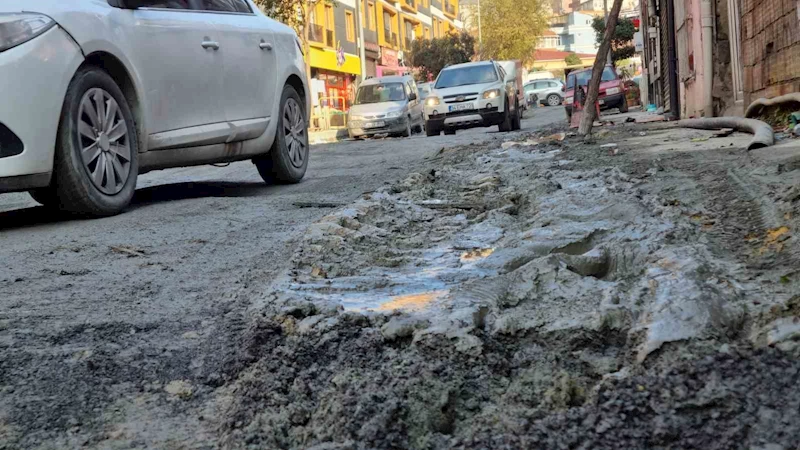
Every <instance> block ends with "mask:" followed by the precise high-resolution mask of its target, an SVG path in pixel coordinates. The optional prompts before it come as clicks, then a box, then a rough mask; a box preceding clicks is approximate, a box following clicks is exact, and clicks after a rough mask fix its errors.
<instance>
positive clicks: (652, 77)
mask: <svg viewBox="0 0 800 450" xmlns="http://www.w3.org/2000/svg"><path fill="white" fill-rule="evenodd" d="M640 8H641V23H642V29H641V33H642V38H643V39H642V43H643V47H644V48H643V49H642V54H643V60H644V62H645V67H646V70H645V74H644V81H645V82H644V85H643V86H642V87H643V90H644V89H646V90H647V94H648V95H647V97H648V102H649V103H651V104H654V105H656V106H657V107H662V108H663V109H664V111H665V112H667V113H669V115H671V116H673V117H676V118H677V117H681V118H687V117H701V116H705V117H712V116H720V115H741V114H743V112H744V110H745V108H746V107H747V105H749V104H750V103H751V102H752V101H754V100H756V99H758V98H761V97H764V98H772V97H776V96H779V95H783V94H787V93H793V92H800V2H798V1H797V0H788V1H786V0H643V1H642V3H641V4H640Z"/></svg>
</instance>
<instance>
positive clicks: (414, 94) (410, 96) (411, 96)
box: [408, 92, 417, 102]
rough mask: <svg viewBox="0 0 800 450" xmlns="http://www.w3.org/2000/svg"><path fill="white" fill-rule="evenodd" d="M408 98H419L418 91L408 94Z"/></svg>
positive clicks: (412, 99)
mask: <svg viewBox="0 0 800 450" xmlns="http://www.w3.org/2000/svg"><path fill="white" fill-rule="evenodd" d="M408 99H409V100H411V101H412V102H413V101H414V100H416V99H417V94H416V93H414V92H412V93H410V94H408Z"/></svg>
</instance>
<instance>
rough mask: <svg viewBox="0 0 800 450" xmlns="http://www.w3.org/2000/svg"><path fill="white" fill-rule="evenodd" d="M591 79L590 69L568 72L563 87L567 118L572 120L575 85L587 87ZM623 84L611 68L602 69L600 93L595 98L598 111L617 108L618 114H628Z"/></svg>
mask: <svg viewBox="0 0 800 450" xmlns="http://www.w3.org/2000/svg"><path fill="white" fill-rule="evenodd" d="M591 78H592V69H583V70H576V71H574V72H570V74H569V75H567V84H566V85H565V86H564V88H562V89H564V92H565V94H564V107H565V108H566V109H567V118H568V119H571V118H572V103H573V99H574V98H575V85H576V84H577V85H578V86H587V85H588V84H589V80H590V79H591ZM626 92H627V91H626V88H625V83H624V82H623V81H622V79H620V77H619V75H617V71H616V69H614V67H613V66H610V65H609V66H606V67H605V68H604V69H603V77H602V78H601V79H600V93H599V95H598V97H597V100H598V102H599V103H600V109H610V108H619V112H623V113H625V112H628V102H627V100H626V99H625V93H626Z"/></svg>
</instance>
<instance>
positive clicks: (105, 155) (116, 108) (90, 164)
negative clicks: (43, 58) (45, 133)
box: [34, 66, 139, 216]
mask: <svg viewBox="0 0 800 450" xmlns="http://www.w3.org/2000/svg"><path fill="white" fill-rule="evenodd" d="M138 154H139V145H138V138H137V134H136V126H135V122H134V120H133V114H132V113H131V111H130V108H129V107H128V102H127V100H126V99H125V96H124V95H123V93H122V90H121V89H120V88H119V86H117V84H116V83H115V82H114V80H113V79H112V78H111V76H110V75H109V74H108V73H106V72H105V71H104V70H103V69H100V68H99V67H95V66H87V67H84V68H81V69H80V70H79V71H78V73H77V74H75V77H73V79H72V82H71V83H70V85H69V89H68V90H67V95H66V98H65V100H64V107H63V109H62V113H61V123H60V124H59V129H58V141H57V143H56V154H55V161H54V167H53V180H52V182H51V185H50V187H49V188H48V189H49V190H50V192H47V191H42V190H39V191H37V192H35V195H34V198H35V199H36V200H37V201H42V203H45V204H47V203H53V202H55V201H56V198H57V199H58V203H59V207H60V208H61V209H63V210H65V211H68V212H73V213H80V214H87V215H92V216H109V215H113V214H118V213H120V212H121V211H122V210H123V209H125V207H126V206H128V204H129V203H130V201H131V199H132V198H133V194H134V191H135V190H136V178H137V176H138V174H139V166H138Z"/></svg>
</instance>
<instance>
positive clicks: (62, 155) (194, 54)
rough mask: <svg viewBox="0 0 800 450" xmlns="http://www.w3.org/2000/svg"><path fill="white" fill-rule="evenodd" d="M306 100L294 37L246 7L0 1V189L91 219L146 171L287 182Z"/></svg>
mask: <svg viewBox="0 0 800 450" xmlns="http://www.w3.org/2000/svg"><path fill="white" fill-rule="evenodd" d="M308 93H309V89H308V83H307V81H306V76H305V63H304V60H303V54H302V50H301V46H300V44H299V40H298V38H297V35H296V34H295V32H294V31H293V30H292V29H291V28H289V27H288V26H285V25H283V24H280V23H278V22H276V21H274V20H272V19H270V18H268V17H266V16H265V15H264V14H263V13H262V12H261V11H260V10H259V9H258V8H257V7H256V6H255V5H254V4H253V2H252V0H224V1H198V0H93V1H88V0H61V1H58V2H31V1H30V0H3V1H2V2H0V98H2V99H3V101H2V102H0V193H2V192H13V191H29V192H30V193H31V195H32V196H33V198H34V199H36V200H37V201H39V202H40V203H42V204H44V205H47V206H52V207H56V208H60V209H63V210H66V211H70V212H75V213H82V214H87V215H95V216H103V215H111V214H116V213H119V212H120V211H122V210H123V209H124V208H125V207H126V206H127V205H128V204H129V202H130V201H131V199H132V197H133V194H134V190H135V188H136V180H137V177H138V175H139V174H142V173H144V172H146V171H149V170H155V169H164V168H169V167H178V166H189V165H196V164H211V163H223V162H230V161H237V160H247V159H249V160H252V161H253V162H254V163H255V165H256V168H257V169H258V171H259V173H260V174H261V176H262V177H263V178H264V180H266V181H269V182H272V181H280V182H290V183H293V182H298V181H300V180H301V179H302V178H303V176H304V174H305V172H306V168H307V166H308V157H309V139H308V114H309V110H310V96H309V95H308Z"/></svg>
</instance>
